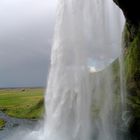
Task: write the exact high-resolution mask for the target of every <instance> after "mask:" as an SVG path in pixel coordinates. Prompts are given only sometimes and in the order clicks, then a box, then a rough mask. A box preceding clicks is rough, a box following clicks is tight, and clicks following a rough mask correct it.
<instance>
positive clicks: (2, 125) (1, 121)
mask: <svg viewBox="0 0 140 140" xmlns="http://www.w3.org/2000/svg"><path fill="white" fill-rule="evenodd" d="M5 123H6V122H5V121H4V120H2V119H0V129H2V128H3V127H4V126H5Z"/></svg>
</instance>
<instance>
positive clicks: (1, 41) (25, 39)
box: [0, 0, 56, 87]
mask: <svg viewBox="0 0 140 140" xmlns="http://www.w3.org/2000/svg"><path fill="white" fill-rule="evenodd" d="M55 10H56V0H1V1H0V87H23V86H25V87H26V86H45V85H46V78H47V73H48V69H49V63H50V62H49V61H50V48H51V44H52V36H53V30H54V23H55Z"/></svg>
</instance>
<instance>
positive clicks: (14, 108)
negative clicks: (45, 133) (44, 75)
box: [0, 88, 45, 119]
mask: <svg viewBox="0 0 140 140" xmlns="http://www.w3.org/2000/svg"><path fill="white" fill-rule="evenodd" d="M44 92H45V91H44V89H43V88H22V89H21V88H19V89H0V110H1V111H3V112H5V113H6V114H7V115H9V116H12V117H16V118H27V119H37V118H40V117H42V115H43V112H44Z"/></svg>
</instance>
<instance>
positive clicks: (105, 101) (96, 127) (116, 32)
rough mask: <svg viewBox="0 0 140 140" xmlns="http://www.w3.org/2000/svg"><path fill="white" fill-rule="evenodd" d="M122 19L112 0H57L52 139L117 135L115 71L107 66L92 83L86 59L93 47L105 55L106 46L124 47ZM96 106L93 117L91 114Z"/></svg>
mask: <svg viewBox="0 0 140 140" xmlns="http://www.w3.org/2000/svg"><path fill="white" fill-rule="evenodd" d="M121 21H122V19H121V13H120V11H119V10H118V8H117V7H116V6H115V4H114V3H113V2H112V0H76V1H75V0H74V1H73V0H61V1H60V2H59V14H58V20H57V26H56V35H55V42H54V46H53V49H52V63H51V72H50V77H49V82H48V90H47V94H46V108H47V111H46V112H47V114H46V116H47V117H46V122H45V123H46V124H45V130H46V131H45V132H46V137H47V138H48V139H51V140H60V139H64V140H90V139H92V138H94V139H97V140H116V139H117V126H116V124H117V123H116V122H115V123H114V121H115V119H116V120H117V117H118V116H117V114H115V113H114V111H113V106H114V102H113V94H114V92H115V91H114V89H113V79H112V71H111V70H110V69H109V68H108V69H107V70H104V72H102V73H101V74H99V75H96V76H95V75H94V74H93V81H95V82H93V85H91V81H90V75H89V70H88V60H89V58H90V56H91V52H90V51H91V48H93V50H96V51H97V53H98V55H102V56H103V57H106V55H107V54H103V53H105V52H102V51H103V50H107V51H110V52H112V51H113V50H114V49H116V48H117V49H120V48H121V32H122V25H123V23H122V22H121ZM104 48H105V49H104ZM117 49H116V50H117ZM93 58H94V59H98V57H94V56H93ZM93 61H95V60H93ZM91 99H92V100H91ZM91 103H92V104H93V107H92V106H91ZM94 108H96V109H95V110H96V111H95V112H93V114H94V115H96V117H95V118H94V117H92V115H91V114H92V113H91V109H94ZM113 113H114V116H113ZM115 115H116V116H117V117H116V116H115ZM113 117H114V118H113ZM91 118H92V119H91ZM91 120H93V121H92V122H91ZM91 124H92V126H91ZM91 130H93V131H91Z"/></svg>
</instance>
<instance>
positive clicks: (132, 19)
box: [113, 0, 140, 25]
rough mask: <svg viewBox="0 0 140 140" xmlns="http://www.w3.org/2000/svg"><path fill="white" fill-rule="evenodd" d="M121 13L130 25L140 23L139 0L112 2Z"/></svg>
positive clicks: (117, 0) (115, 0)
mask: <svg viewBox="0 0 140 140" xmlns="http://www.w3.org/2000/svg"><path fill="white" fill-rule="evenodd" d="M113 1H114V2H115V3H116V4H117V5H118V6H119V7H120V8H121V9H122V11H123V13H124V15H125V17H126V20H127V22H129V23H132V24H135V25H136V24H139V23H140V5H139V2H140V1H139V0H113Z"/></svg>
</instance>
